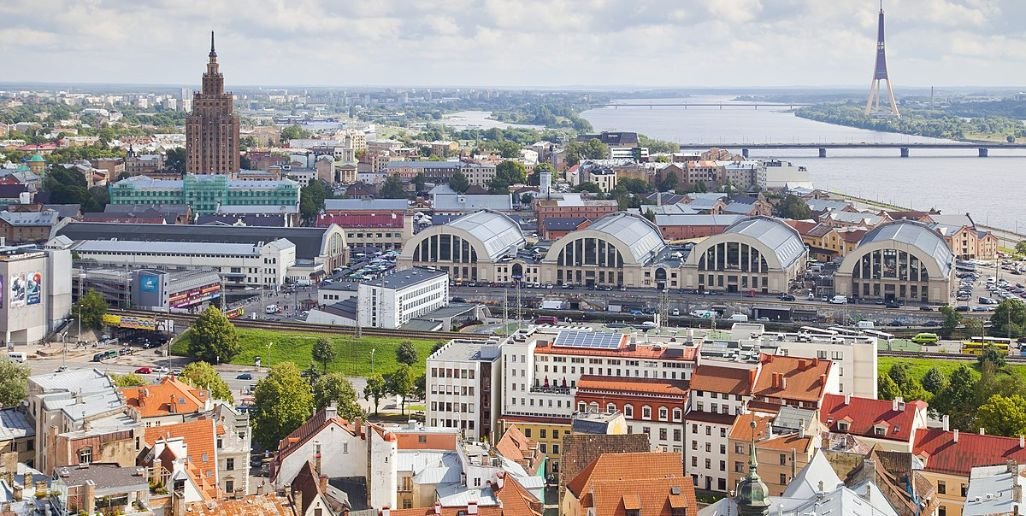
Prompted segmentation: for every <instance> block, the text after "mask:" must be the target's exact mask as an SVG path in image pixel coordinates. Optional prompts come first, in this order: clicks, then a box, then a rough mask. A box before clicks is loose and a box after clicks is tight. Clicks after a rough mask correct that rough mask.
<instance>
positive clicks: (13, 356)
mask: <svg viewBox="0 0 1026 516" xmlns="http://www.w3.org/2000/svg"><path fill="white" fill-rule="evenodd" d="M7 358H8V359H9V360H10V361H11V362H18V363H19V364H24V363H25V361H26V360H28V355H26V354H25V353H24V352H21V351H11V352H9V353H7Z"/></svg>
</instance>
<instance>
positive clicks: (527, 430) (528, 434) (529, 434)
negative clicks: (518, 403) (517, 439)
mask: <svg viewBox="0 0 1026 516" xmlns="http://www.w3.org/2000/svg"><path fill="white" fill-rule="evenodd" d="M513 356H516V355H513ZM524 437H528V438H529V437H531V429H530V428H525V429H524Z"/></svg>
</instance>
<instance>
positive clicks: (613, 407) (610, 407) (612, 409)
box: [606, 403, 616, 414]
mask: <svg viewBox="0 0 1026 516" xmlns="http://www.w3.org/2000/svg"><path fill="white" fill-rule="evenodd" d="M606 413H607V414H616V405H614V404H612V403H606Z"/></svg>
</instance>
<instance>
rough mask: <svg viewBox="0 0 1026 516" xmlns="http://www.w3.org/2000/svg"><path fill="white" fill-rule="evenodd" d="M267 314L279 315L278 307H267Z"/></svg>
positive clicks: (265, 309)
mask: <svg viewBox="0 0 1026 516" xmlns="http://www.w3.org/2000/svg"><path fill="white" fill-rule="evenodd" d="M264 313H265V314H276V313H278V305H267V306H266V307H264Z"/></svg>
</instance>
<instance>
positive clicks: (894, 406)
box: [891, 397, 901, 412]
mask: <svg viewBox="0 0 1026 516" xmlns="http://www.w3.org/2000/svg"><path fill="white" fill-rule="evenodd" d="M900 400H901V398H900V397H899V398H894V399H893V400H891V412H897V411H898V402H899V401H900Z"/></svg>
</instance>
